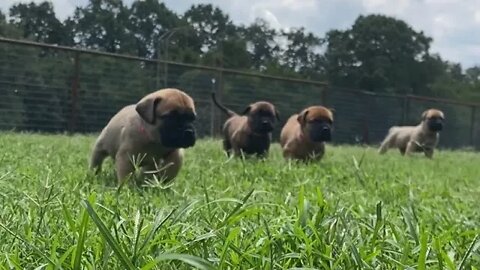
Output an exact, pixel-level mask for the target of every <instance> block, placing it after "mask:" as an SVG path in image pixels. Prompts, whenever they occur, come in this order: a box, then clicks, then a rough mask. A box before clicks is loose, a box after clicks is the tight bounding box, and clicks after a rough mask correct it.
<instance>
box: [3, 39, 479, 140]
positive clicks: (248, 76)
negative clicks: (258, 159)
mask: <svg viewBox="0 0 480 270" xmlns="http://www.w3.org/2000/svg"><path fill="white" fill-rule="evenodd" d="M167 86H168V87H177V88H180V89H182V90H184V91H186V92H187V93H188V94H189V95H191V96H192V97H193V98H194V100H195V103H196V107H197V114H198V121H197V131H198V133H199V134H200V136H214V135H218V132H219V131H220V129H221V124H222V122H223V120H224V119H225V118H224V116H223V115H221V113H220V112H219V110H218V109H216V108H214V107H213V106H212V102H211V100H210V93H211V92H215V93H216V94H217V96H218V98H219V99H220V100H221V101H222V102H223V103H224V104H225V105H227V106H228V107H231V108H232V109H233V110H235V111H238V112H240V111H242V110H243V109H244V108H245V107H246V106H247V105H248V104H249V103H251V102H254V101H257V100H268V101H270V102H272V103H273V104H275V106H276V107H277V109H278V110H279V111H280V114H281V118H282V120H283V121H282V123H280V124H279V125H278V127H277V129H276V133H275V134H274V137H277V138H278V133H279V131H280V129H281V125H283V122H284V121H285V120H286V119H288V116H289V115H291V114H293V113H297V112H299V111H300V110H301V109H302V108H304V107H306V106H309V105H314V104H321V105H325V106H328V107H330V108H333V109H335V113H334V115H335V135H334V141H335V142H336V143H349V144H352V143H368V144H374V143H378V142H380V141H381V140H382V138H383V137H384V136H385V135H386V133H387V131H388V129H389V128H390V127H391V126H393V125H403V124H409V125H413V124H417V123H418V122H419V121H420V115H421V112H422V111H423V110H425V109H428V108H431V107H435V108H438V109H441V110H442V111H444V112H445V115H446V118H447V128H446V129H445V131H444V132H443V134H442V139H441V146H443V147H448V148H459V147H475V148H477V149H479V148H480V138H479V135H480V124H477V123H476V122H477V121H478V120H479V119H480V115H479V114H480V110H479V109H478V107H479V104H467V103H461V102H456V101H449V100H443V99H434V98H427V97H418V96H398V95H387V94H375V93H371V92H366V91H360V90H352V89H342V88H338V87H334V86H329V85H328V84H326V83H323V82H318V81H309V80H300V79H292V78H283V77H276V76H268V75H262V74H256V73H249V72H242V71H236V70H229V69H222V68H213V67H205V66H197V65H189V64H181V63H174V62H168V61H157V60H151V59H144V58H139V57H132V56H125V55H115V54H107V53H101V52H95V51H86V50H79V49H74V48H67V47H59V46H52V45H46V44H39V43H34V42H27V41H17V40H10V39H5V38H0V129H2V130H9V129H14V130H30V131H44V132H63V131H68V132H84V133H88V132H98V131H100V130H101V129H102V128H103V127H104V126H105V124H106V123H107V122H108V120H109V119H110V117H112V116H113V115H114V114H115V113H116V112H117V111H118V110H119V109H120V108H121V107H123V106H125V105H127V104H132V103H135V102H137V101H138V100H139V99H140V98H141V97H142V96H144V95H145V94H147V93H148V92H152V91H154V90H157V89H160V88H164V87H167Z"/></svg>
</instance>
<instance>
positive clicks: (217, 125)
mask: <svg viewBox="0 0 480 270" xmlns="http://www.w3.org/2000/svg"><path fill="white" fill-rule="evenodd" d="M223 75H224V74H223V71H222V70H219V71H218V72H217V79H216V81H215V96H216V97H217V100H218V101H219V102H222V100H223V87H224V81H223V80H224V78H223ZM212 106H213V107H212V111H213V117H214V119H213V130H214V131H213V137H216V136H217V135H218V134H219V131H220V129H221V126H222V114H221V113H220V112H219V111H218V110H216V109H215V105H214V104H213V103H212Z"/></svg>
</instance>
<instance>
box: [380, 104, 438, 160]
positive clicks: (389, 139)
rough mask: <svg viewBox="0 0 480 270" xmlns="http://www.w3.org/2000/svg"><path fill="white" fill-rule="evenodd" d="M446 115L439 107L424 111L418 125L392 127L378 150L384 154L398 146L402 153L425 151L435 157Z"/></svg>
mask: <svg viewBox="0 0 480 270" xmlns="http://www.w3.org/2000/svg"><path fill="white" fill-rule="evenodd" d="M444 120H445V117H444V115H443V112H442V111H440V110H437V109H429V110H426V111H425V112H423V114H422V121H421V122H420V124H418V125H417V126H401V127H399V126H394V127H392V128H390V130H389V131H388V134H387V136H386V137H385V139H384V140H383V142H382V144H381V146H380V149H379V150H378V152H379V153H380V154H384V153H385V152H387V150H388V149H389V148H398V149H399V150H400V153H401V154H402V155H405V154H407V155H409V154H411V153H414V152H423V153H424V154H425V156H427V157H428V158H432V157H433V151H434V149H435V147H437V144H438V141H439V138H440V131H442V129H443V125H444Z"/></svg>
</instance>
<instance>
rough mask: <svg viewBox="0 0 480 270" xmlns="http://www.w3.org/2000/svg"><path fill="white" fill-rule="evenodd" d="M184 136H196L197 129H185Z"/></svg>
mask: <svg viewBox="0 0 480 270" xmlns="http://www.w3.org/2000/svg"><path fill="white" fill-rule="evenodd" d="M183 136H185V137H187V138H190V137H195V130H193V129H186V130H184V131H183Z"/></svg>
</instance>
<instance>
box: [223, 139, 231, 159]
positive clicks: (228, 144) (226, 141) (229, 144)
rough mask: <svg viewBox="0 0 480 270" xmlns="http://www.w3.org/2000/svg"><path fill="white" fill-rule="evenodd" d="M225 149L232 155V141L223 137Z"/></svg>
mask: <svg viewBox="0 0 480 270" xmlns="http://www.w3.org/2000/svg"><path fill="white" fill-rule="evenodd" d="M223 150H224V151H225V152H226V153H227V156H229V157H230V156H231V155H232V143H230V141H229V140H228V138H223Z"/></svg>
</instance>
